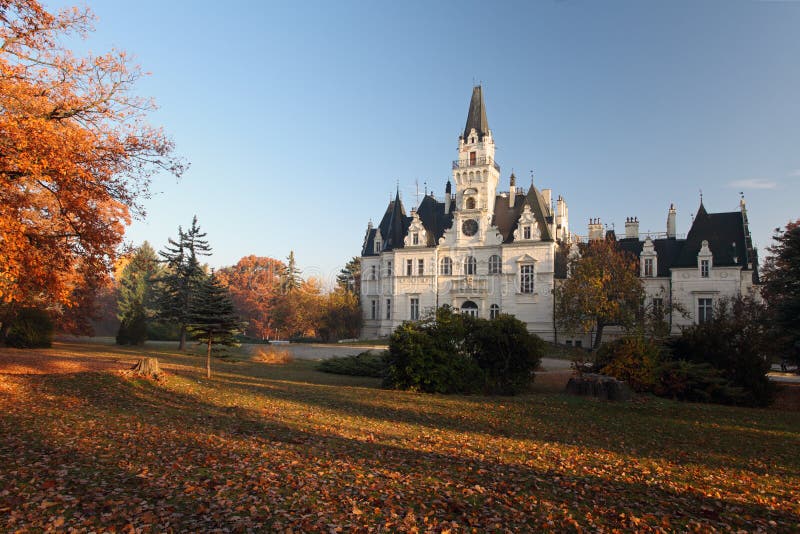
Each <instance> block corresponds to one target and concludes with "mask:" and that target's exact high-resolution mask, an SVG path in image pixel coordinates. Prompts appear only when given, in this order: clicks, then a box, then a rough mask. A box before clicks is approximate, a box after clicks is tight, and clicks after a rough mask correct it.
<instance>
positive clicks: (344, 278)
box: [336, 256, 361, 298]
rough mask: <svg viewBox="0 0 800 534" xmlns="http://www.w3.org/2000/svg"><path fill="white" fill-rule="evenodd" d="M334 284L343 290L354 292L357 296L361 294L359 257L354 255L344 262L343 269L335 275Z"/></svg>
mask: <svg viewBox="0 0 800 534" xmlns="http://www.w3.org/2000/svg"><path fill="white" fill-rule="evenodd" d="M336 285H337V286H339V287H340V288H341V289H343V290H345V291H349V292H350V293H354V294H355V295H356V296H357V297H359V296H360V294H361V258H359V257H358V256H354V257H353V259H351V260H350V261H348V262H347V264H345V266H344V269H342V270H341V271H339V274H338V275H336ZM359 298H360V297H359Z"/></svg>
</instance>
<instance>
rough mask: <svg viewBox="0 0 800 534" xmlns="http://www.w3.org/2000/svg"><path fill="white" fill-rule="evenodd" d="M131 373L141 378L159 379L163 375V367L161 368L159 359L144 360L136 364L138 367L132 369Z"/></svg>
mask: <svg viewBox="0 0 800 534" xmlns="http://www.w3.org/2000/svg"><path fill="white" fill-rule="evenodd" d="M131 371H133V373H134V374H136V375H139V376H144V377H147V378H158V377H159V375H160V374H161V367H159V365H158V359H156V358H142V359H141V360H139V361H138V362H136V365H134V366H133V367H131Z"/></svg>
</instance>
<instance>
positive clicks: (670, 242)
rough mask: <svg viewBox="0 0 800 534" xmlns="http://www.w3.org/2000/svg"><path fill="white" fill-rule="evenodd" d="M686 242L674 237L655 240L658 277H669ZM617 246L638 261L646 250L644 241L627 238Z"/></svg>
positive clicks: (621, 240)
mask: <svg viewBox="0 0 800 534" xmlns="http://www.w3.org/2000/svg"><path fill="white" fill-rule="evenodd" d="M684 242H685V240H683V239H675V238H674V237H670V238H666V239H653V248H654V249H655V251H656V254H657V258H658V261H657V262H656V265H657V269H658V272H656V276H665V277H669V270H670V268H671V267H674V266H675V260H676V259H677V257H678V255H679V254H680V252H681V250H682V249H683V244H684ZM617 246H619V248H621V249H622V250H624V251H626V252H630V253H631V254H633V255H634V256H636V258H637V259H638V258H639V254H641V253H642V250H643V249H644V241H639V239H638V238H625V239H620V240H619V241H617ZM695 264H696V261H695Z"/></svg>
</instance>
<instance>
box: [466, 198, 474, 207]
mask: <svg viewBox="0 0 800 534" xmlns="http://www.w3.org/2000/svg"><path fill="white" fill-rule="evenodd" d="M466 207H467V209H468V210H474V209H475V199H474V198H472V197H469V198H467V202H466Z"/></svg>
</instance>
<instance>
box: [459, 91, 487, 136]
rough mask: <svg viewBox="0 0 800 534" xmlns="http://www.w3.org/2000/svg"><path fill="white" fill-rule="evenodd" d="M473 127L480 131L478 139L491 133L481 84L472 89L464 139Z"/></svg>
mask: <svg viewBox="0 0 800 534" xmlns="http://www.w3.org/2000/svg"><path fill="white" fill-rule="evenodd" d="M473 128H475V131H476V132H478V140H481V139H483V136H485V135H486V134H487V133H489V121H488V120H486V105H485V104H484V103H483V89H482V88H481V86H480V85H476V86H475V87H473V89H472V100H470V102H469V114H468V115H467V124H466V126H464V136H463V138H464V141H467V137H468V136H469V132H470V131H471V130H472V129H473Z"/></svg>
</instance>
